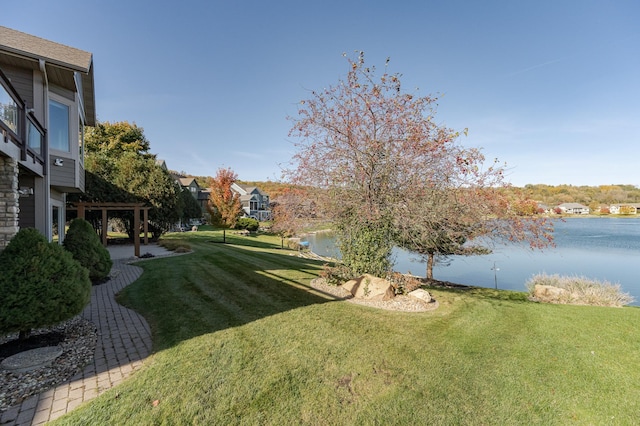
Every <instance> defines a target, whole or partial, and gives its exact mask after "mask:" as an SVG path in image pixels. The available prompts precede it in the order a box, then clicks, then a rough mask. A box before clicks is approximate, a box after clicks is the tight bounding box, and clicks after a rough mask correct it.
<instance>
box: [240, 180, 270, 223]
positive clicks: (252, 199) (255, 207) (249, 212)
mask: <svg viewBox="0 0 640 426" xmlns="http://www.w3.org/2000/svg"><path fill="white" fill-rule="evenodd" d="M231 190H232V191H233V192H235V193H236V194H238V195H240V204H242V210H243V211H244V214H245V216H247V217H251V218H253V219H257V220H260V221H263V220H269V219H271V207H270V206H269V195H267V194H266V193H265V192H263V191H262V190H260V189H259V188H257V187H255V186H248V185H239V184H237V183H233V184H232V185H231Z"/></svg>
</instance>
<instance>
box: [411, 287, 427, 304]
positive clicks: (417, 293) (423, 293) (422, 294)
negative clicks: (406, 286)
mask: <svg viewBox="0 0 640 426" xmlns="http://www.w3.org/2000/svg"><path fill="white" fill-rule="evenodd" d="M409 296H411V297H415V298H416V299H420V300H424V301H425V302H427V303H429V302H431V294H429V292H428V291H427V290H424V289H421V288H419V289H417V290H413V291H412V292H410V293H409Z"/></svg>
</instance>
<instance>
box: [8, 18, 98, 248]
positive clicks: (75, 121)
mask: <svg viewBox="0 0 640 426" xmlns="http://www.w3.org/2000/svg"><path fill="white" fill-rule="evenodd" d="M95 124H96V106H95V89H94V69H93V55H92V54H91V53H89V52H86V51H83V50H80V49H76V48H74V47H69V46H65V45H62V44H59V43H56V42H53V41H49V40H45V39H43V38H40V37H36V36H33V35H30V34H26V33H23V32H20V31H16V30H13V29H10V28H6V27H2V26H0V199H1V200H2V208H1V209H0V250H1V249H3V248H4V247H6V245H7V244H8V242H9V241H10V240H11V239H12V238H13V236H14V235H15V234H16V233H17V232H18V230H19V229H20V228H23V227H33V228H36V229H37V230H38V231H40V232H41V233H42V234H43V235H45V236H46V237H47V239H48V240H49V241H51V240H52V238H53V236H54V234H56V233H57V232H58V230H64V229H65V227H64V224H65V222H66V211H65V208H66V196H67V194H69V193H75V192H84V187H85V170H84V139H83V138H84V126H95ZM63 239H64V232H61V233H60V235H59V240H58V241H59V242H62V241H63Z"/></svg>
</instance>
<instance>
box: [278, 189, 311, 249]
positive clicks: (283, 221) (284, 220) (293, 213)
mask: <svg viewBox="0 0 640 426" xmlns="http://www.w3.org/2000/svg"><path fill="white" fill-rule="evenodd" d="M305 194H306V193H305V191H303V190H302V189H298V188H292V187H290V188H286V189H284V190H283V192H282V193H281V194H279V196H278V198H277V202H275V203H274V206H273V208H272V209H271V216H272V225H271V231H272V232H274V233H276V234H278V235H279V236H280V242H281V245H282V247H283V248H284V239H285V238H289V237H292V236H294V235H296V233H298V232H299V231H300V229H301V228H302V226H303V221H304V217H305V208H304V204H305V201H306V200H307V198H306V195H305Z"/></svg>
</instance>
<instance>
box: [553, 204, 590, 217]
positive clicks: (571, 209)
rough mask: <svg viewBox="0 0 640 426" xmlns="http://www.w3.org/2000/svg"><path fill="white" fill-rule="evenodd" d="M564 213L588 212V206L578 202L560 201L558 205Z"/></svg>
mask: <svg viewBox="0 0 640 426" xmlns="http://www.w3.org/2000/svg"><path fill="white" fill-rule="evenodd" d="M558 208H559V209H560V211H562V213H565V214H589V213H590V210H589V207H587V206H585V205H583V204H580V203H562V204H560V205H559V206H558Z"/></svg>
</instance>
